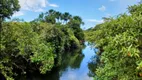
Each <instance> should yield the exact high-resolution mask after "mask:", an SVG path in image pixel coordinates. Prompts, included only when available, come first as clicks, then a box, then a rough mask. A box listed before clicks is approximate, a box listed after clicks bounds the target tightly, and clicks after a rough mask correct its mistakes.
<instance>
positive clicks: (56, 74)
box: [20, 42, 97, 80]
mask: <svg viewBox="0 0 142 80" xmlns="http://www.w3.org/2000/svg"><path fill="white" fill-rule="evenodd" d="M87 44H88V43H87V42H86V43H85V45H86V47H85V48H84V49H83V50H81V51H80V52H74V53H67V54H64V55H63V57H62V60H61V62H62V64H61V66H60V67H58V68H54V69H53V70H52V71H51V72H48V73H47V74H46V75H39V74H33V75H29V77H28V79H27V78H25V79H27V80H93V77H92V76H94V71H95V64H96V60H95V58H94V57H95V56H96V54H95V51H96V50H97V49H94V48H91V46H89V45H87ZM25 79H24V78H21V79H20V80H25Z"/></svg>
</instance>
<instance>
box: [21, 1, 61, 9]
mask: <svg viewBox="0 0 142 80" xmlns="http://www.w3.org/2000/svg"><path fill="white" fill-rule="evenodd" d="M19 4H20V6H21V10H28V11H34V12H42V11H44V8H45V7H47V6H51V7H59V6H58V5H56V4H50V3H49V2H48V1H47V0H19Z"/></svg>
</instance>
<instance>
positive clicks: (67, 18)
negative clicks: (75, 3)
mask: <svg viewBox="0 0 142 80" xmlns="http://www.w3.org/2000/svg"><path fill="white" fill-rule="evenodd" d="M71 17H72V15H70V14H69V13H68V12H65V13H64V14H63V15H62V18H63V20H64V21H65V22H66V23H67V22H68V20H70V19H71Z"/></svg>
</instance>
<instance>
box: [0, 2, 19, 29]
mask: <svg viewBox="0 0 142 80" xmlns="http://www.w3.org/2000/svg"><path fill="white" fill-rule="evenodd" d="M19 9H20V5H19V1H18V0H1V1H0V30H1V28H2V21H3V20H4V19H5V18H10V16H12V15H13V13H14V12H15V11H19Z"/></svg>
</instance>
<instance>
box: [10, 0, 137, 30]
mask: <svg viewBox="0 0 142 80" xmlns="http://www.w3.org/2000/svg"><path fill="white" fill-rule="evenodd" d="M138 2H140V0H19V4H20V6H21V8H20V11H18V12H15V13H14V15H13V16H12V18H20V19H24V20H25V21H32V20H33V19H35V18H37V17H38V15H39V14H40V13H41V12H46V11H48V10H49V9H54V10H56V11H60V12H62V13H64V12H69V13H70V14H71V15H73V16H80V17H81V18H82V20H83V21H84V22H85V25H83V26H81V28H82V29H88V28H91V27H94V26H95V25H96V24H99V23H103V20H102V17H110V16H111V17H115V16H117V15H118V14H121V13H127V12H128V10H127V8H128V6H129V5H134V4H137V3H138Z"/></svg>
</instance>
